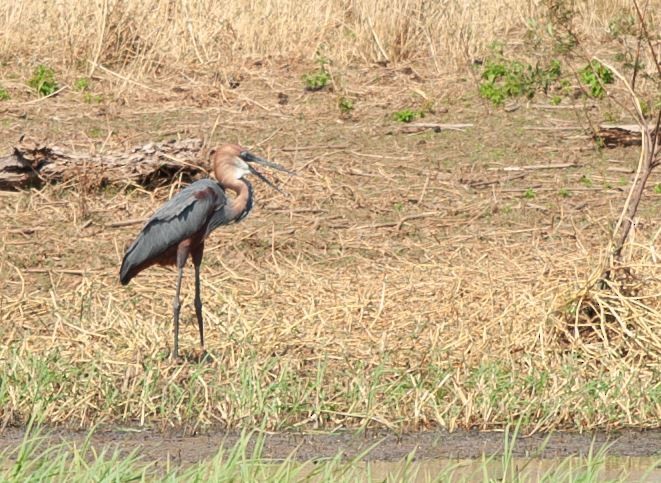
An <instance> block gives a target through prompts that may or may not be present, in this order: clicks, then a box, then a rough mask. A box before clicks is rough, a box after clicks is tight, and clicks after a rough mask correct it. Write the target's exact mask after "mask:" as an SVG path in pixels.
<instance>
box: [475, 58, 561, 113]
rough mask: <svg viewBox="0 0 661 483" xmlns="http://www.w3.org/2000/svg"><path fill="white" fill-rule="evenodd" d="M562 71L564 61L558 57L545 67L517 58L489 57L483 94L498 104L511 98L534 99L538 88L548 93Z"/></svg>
mask: <svg viewBox="0 0 661 483" xmlns="http://www.w3.org/2000/svg"><path fill="white" fill-rule="evenodd" d="M561 74H562V69H561V66H560V61H558V60H555V59H554V60H552V61H551V62H550V63H549V65H548V66H547V67H545V68H542V67H540V66H538V65H536V66H532V65H530V64H524V63H522V62H519V61H517V60H512V61H510V60H505V59H499V60H496V61H492V60H489V61H487V62H486V63H485V64H484V70H483V72H482V79H483V81H482V82H481V83H480V95H481V96H482V97H484V98H486V99H489V100H490V101H491V102H493V103H494V104H497V105H498V104H502V102H503V101H504V100H505V99H507V98H509V97H519V96H526V97H529V98H531V97H533V96H534V95H535V92H536V91H537V90H542V91H544V92H545V93H546V92H548V90H549V88H550V87H551V86H552V85H553V84H554V83H555V82H556V81H557V80H558V79H559V78H560V75H561Z"/></svg>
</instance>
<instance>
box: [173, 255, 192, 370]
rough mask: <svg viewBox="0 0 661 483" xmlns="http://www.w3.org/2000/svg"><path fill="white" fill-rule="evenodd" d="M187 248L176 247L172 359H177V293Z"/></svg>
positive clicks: (182, 274) (178, 307) (179, 288)
mask: <svg viewBox="0 0 661 483" xmlns="http://www.w3.org/2000/svg"><path fill="white" fill-rule="evenodd" d="M188 252H189V247H188V244H186V243H183V242H182V243H180V244H179V246H178V247H177V269H178V272H179V273H178V274H177V288H176V290H175V292H174V301H173V302H172V309H173V311H174V314H173V315H174V317H173V318H174V350H173V351H172V358H173V359H178V358H179V311H180V309H181V302H180V301H179V292H180V291H181V279H182V277H183V276H184V265H186V259H187V258H188Z"/></svg>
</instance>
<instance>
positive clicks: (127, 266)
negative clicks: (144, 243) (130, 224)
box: [119, 233, 144, 285]
mask: <svg viewBox="0 0 661 483" xmlns="http://www.w3.org/2000/svg"><path fill="white" fill-rule="evenodd" d="M141 239H142V233H141V234H140V235H138V238H136V240H135V241H134V242H133V243H132V244H131V246H130V247H129V248H128V250H126V253H125V254H124V259H123V260H122V268H120V269H119V281H120V282H121V283H122V285H127V284H128V283H129V282H130V281H131V279H132V278H133V277H135V276H136V275H137V274H138V273H139V272H140V265H141V264H142V263H143V262H144V260H143V258H144V257H142V256H140V255H141V250H136V248H138V247H139V245H140V241H141Z"/></svg>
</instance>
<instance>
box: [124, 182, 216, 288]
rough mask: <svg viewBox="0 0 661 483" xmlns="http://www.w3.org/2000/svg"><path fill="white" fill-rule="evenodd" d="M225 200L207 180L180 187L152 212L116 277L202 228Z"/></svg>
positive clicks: (213, 184) (212, 183) (151, 258)
mask: <svg viewBox="0 0 661 483" xmlns="http://www.w3.org/2000/svg"><path fill="white" fill-rule="evenodd" d="M225 202H226V198H225V194H224V193H223V191H222V190H221V189H220V187H219V186H218V184H217V183H214V182H213V181H211V180H200V181H197V182H195V183H193V184H191V185H190V186H188V187H186V188H184V189H183V190H181V191H180V192H179V193H177V194H176V195H175V196H174V197H173V198H172V199H171V200H169V201H167V202H166V203H165V204H164V205H163V206H161V207H160V208H159V209H158V211H156V213H154V215H153V216H152V217H151V218H150V219H149V220H148V221H147V223H146V224H145V226H144V227H143V228H142V231H141V232H140V234H139V235H138V237H137V238H136V239H135V241H134V242H133V243H132V244H131V246H130V247H129V249H128V250H127V251H126V254H125V255H124V261H123V263H122V268H121V271H120V278H122V280H123V279H124V278H126V277H127V276H128V274H129V273H130V272H131V270H132V269H133V268H136V267H139V266H140V265H142V264H144V263H145V262H148V261H149V260H153V259H155V258H157V257H158V256H160V255H161V254H163V253H164V252H165V251H166V250H167V249H168V248H170V247H172V246H173V245H177V244H179V243H180V242H181V241H183V240H185V239H187V238H189V237H191V236H192V235H194V234H195V233H197V232H199V231H200V230H201V229H203V228H205V227H206V225H207V223H208V221H209V218H210V217H211V216H212V214H213V213H214V211H216V210H217V209H219V208H222V206H223V205H224V204H225Z"/></svg>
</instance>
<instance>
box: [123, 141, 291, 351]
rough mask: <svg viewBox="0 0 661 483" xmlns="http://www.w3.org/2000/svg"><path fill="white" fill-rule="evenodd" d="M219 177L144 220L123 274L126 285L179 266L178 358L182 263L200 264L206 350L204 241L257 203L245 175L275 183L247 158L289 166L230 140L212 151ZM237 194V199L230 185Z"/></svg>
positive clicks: (201, 182) (198, 184)
mask: <svg viewBox="0 0 661 483" xmlns="http://www.w3.org/2000/svg"><path fill="white" fill-rule="evenodd" d="M212 161H213V169H214V174H215V176H216V179H217V180H218V181H217V182H216V181H213V180H210V179H202V180H199V181H196V182H195V183H193V184H191V185H189V186H187V187H186V188H184V189H183V190H181V191H180V192H179V193H177V194H176V195H175V196H174V197H173V198H172V199H171V200H169V201H168V202H166V203H165V204H164V205H163V206H161V207H160V208H159V209H158V210H157V211H156V213H154V215H153V216H152V217H151V218H149V220H148V221H147V223H145V225H144V227H143V228H142V231H141V232H140V233H139V234H138V236H137V238H136V239H135V241H133V243H132V244H131V245H130V246H129V248H128V250H127V251H126V254H125V255H124V260H123V261H122V267H121V269H120V273H119V279H120V282H121V283H122V285H126V284H128V283H129V282H130V281H131V279H132V278H133V277H135V276H136V275H138V274H139V273H140V272H141V271H143V270H145V269H147V268H149V267H151V266H152V265H156V264H158V265H175V266H176V267H177V268H178V272H179V273H178V277H177V286H176V292H175V297H174V303H173V308H174V351H173V356H174V357H178V335H179V309H180V304H179V291H180V288H181V278H182V275H183V267H184V265H185V264H186V260H187V259H188V256H189V255H190V256H191V258H192V260H193V265H194V267H195V313H196V316H197V322H198V326H199V331H200V344H201V346H202V349H203V350H204V325H203V321H202V300H201V298H200V264H201V263H202V255H203V253H204V240H205V239H206V238H207V237H208V236H209V234H210V233H211V232H212V231H213V230H215V229H216V228H218V227H219V226H221V225H228V224H230V223H234V222H238V221H241V220H242V219H243V218H245V217H246V216H247V215H248V213H249V212H250V210H251V209H252V206H253V190H252V185H251V184H250V183H249V182H248V181H247V180H246V179H244V176H245V175H246V174H250V173H252V174H255V175H257V176H258V177H260V178H261V179H263V180H264V181H266V182H267V183H269V184H271V183H270V182H269V181H268V180H267V179H266V178H264V176H263V175H262V174H261V173H259V172H258V171H256V170H254V169H253V168H252V167H250V166H248V165H247V164H246V162H245V161H247V162H257V163H260V164H264V165H266V166H269V167H273V168H276V169H279V170H282V171H286V170H285V169H284V168H282V167H281V166H279V165H277V164H275V163H271V162H269V161H266V160H264V159H262V158H259V157H257V156H254V155H252V154H250V153H249V152H247V151H246V150H245V149H244V148H242V147H241V146H238V145H225V146H222V147H221V148H219V149H217V150H215V152H212ZM228 189H229V190H231V191H233V192H234V193H235V196H234V198H230V197H228V196H227V195H226V193H225V191H226V190H228Z"/></svg>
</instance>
